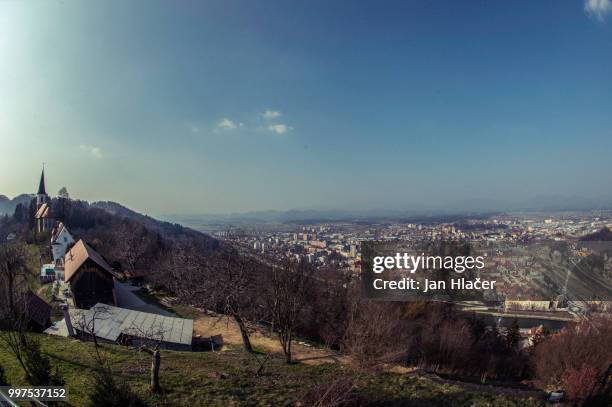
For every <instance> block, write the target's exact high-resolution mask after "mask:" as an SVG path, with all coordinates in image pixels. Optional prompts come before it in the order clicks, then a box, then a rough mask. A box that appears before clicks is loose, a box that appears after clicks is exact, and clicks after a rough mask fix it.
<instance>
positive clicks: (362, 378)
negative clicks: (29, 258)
mask: <svg viewBox="0 0 612 407" xmlns="http://www.w3.org/2000/svg"><path fill="white" fill-rule="evenodd" d="M40 340H41V345H42V348H43V351H44V352H45V353H46V354H48V355H49V356H50V358H51V361H52V363H53V364H54V366H57V367H59V369H60V371H61V373H62V375H63V376H64V378H65V379H66V382H67V386H68V387H69V390H70V403H69V405H72V406H82V405H85V404H86V403H87V398H88V393H89V391H90V389H91V382H92V379H91V378H92V373H93V371H94V370H93V369H94V368H95V367H94V366H95V363H94V362H93V360H94V359H93V344H92V343H83V342H79V341H76V340H69V339H64V338H55V337H48V336H44V335H41V336H40ZM104 350H105V352H106V354H107V357H108V358H109V360H111V361H112V365H113V371H114V373H115V375H116V377H117V378H118V379H119V380H118V381H120V382H126V383H128V384H129V386H130V388H132V389H133V391H135V392H136V393H137V394H139V395H140V396H141V397H143V398H144V399H145V400H146V401H147V402H148V403H149V405H151V406H228V405H244V406H250V405H268V406H282V405H296V404H298V403H299V401H300V400H301V398H302V397H303V395H304V394H305V393H306V392H307V391H308V390H309V389H311V388H312V387H314V386H316V385H318V384H323V383H329V382H331V381H332V380H333V379H335V378H338V377H342V376H344V375H347V374H348V373H349V372H348V370H347V369H348V368H347V367H345V366H342V365H338V364H326V365H318V366H313V365H305V364H296V365H287V364H285V363H284V362H283V359H282V358H281V357H280V355H279V356H278V357H273V358H271V359H270V361H269V362H268V363H267V365H266V369H265V370H264V371H263V373H262V374H260V375H259V376H257V375H256V374H255V372H256V371H257V368H258V366H259V365H258V363H257V361H256V360H255V358H254V357H253V356H251V355H248V354H247V353H245V352H243V351H242V350H238V349H229V350H225V351H222V352H215V353H212V352H205V353H189V352H172V351H164V352H163V356H162V369H161V385H162V387H163V392H162V394H160V395H151V394H149V392H148V388H147V384H148V382H147V380H148V375H149V366H150V358H149V355H147V354H145V353H139V352H137V351H134V350H131V349H128V348H125V347H120V346H114V345H108V346H104ZM0 364H1V365H2V366H3V367H4V368H5V370H6V371H7V376H8V379H9V381H10V382H11V384H13V385H18V384H25V382H24V381H23V374H22V371H21V370H20V368H19V366H18V364H17V362H16V361H15V360H14V358H12V356H11V355H10V354H8V353H7V351H6V350H4V349H0ZM355 383H356V390H355V393H356V397H357V399H358V400H359V401H360V404H361V405H378V406H383V405H384V406H388V405H398V406H399V405H402V406H406V405H407V406H451V405H452V406H538V405H542V403H541V402H540V401H536V400H532V399H510V398H507V397H506V396H501V395H494V394H487V393H480V392H472V391H468V390H465V389H464V388H462V387H460V386H456V385H450V384H443V383H437V382H434V381H432V380H430V379H427V378H423V377H416V376H410V375H400V374H394V373H381V374H377V375H365V374H360V375H357V376H356V382H355Z"/></svg>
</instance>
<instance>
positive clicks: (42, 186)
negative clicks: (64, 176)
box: [37, 165, 47, 195]
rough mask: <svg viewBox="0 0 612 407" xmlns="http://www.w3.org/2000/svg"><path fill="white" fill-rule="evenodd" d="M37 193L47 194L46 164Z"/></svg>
mask: <svg viewBox="0 0 612 407" xmlns="http://www.w3.org/2000/svg"><path fill="white" fill-rule="evenodd" d="M37 195H47V192H46V191H45V166H44V165H43V170H42V174H40V183H39V184H38V193H37Z"/></svg>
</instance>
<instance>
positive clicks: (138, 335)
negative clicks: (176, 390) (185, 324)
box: [125, 324, 166, 393]
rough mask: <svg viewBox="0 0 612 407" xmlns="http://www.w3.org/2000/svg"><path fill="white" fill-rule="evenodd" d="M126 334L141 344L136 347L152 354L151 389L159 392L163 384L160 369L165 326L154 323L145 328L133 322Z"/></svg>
mask: <svg viewBox="0 0 612 407" xmlns="http://www.w3.org/2000/svg"><path fill="white" fill-rule="evenodd" d="M125 334H126V335H127V336H129V337H132V338H133V339H132V341H133V342H137V343H138V344H139V345H138V346H137V347H136V349H138V350H139V351H141V352H145V353H148V354H149V355H151V381H150V385H149V389H150V390H151V392H153V393H157V392H159V390H160V389H161V386H160V385H159V370H160V367H161V349H160V348H161V346H162V344H163V342H164V336H165V334H166V332H165V330H164V327H163V326H162V325H161V324H160V325H158V326H155V325H154V326H151V327H149V328H143V327H140V326H138V325H135V324H132V326H131V327H130V328H129V329H128V330H127V331H126V332H125Z"/></svg>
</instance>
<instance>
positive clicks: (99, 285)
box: [64, 240, 117, 309]
mask: <svg viewBox="0 0 612 407" xmlns="http://www.w3.org/2000/svg"><path fill="white" fill-rule="evenodd" d="M64 282H66V283H69V284H70V291H71V292H72V296H73V299H74V305H75V306H76V307H77V308H85V309H88V308H91V307H92V306H94V305H95V304H97V303H103V304H108V305H117V300H116V298H115V276H114V273H113V269H112V268H111V266H110V265H109V264H108V263H107V262H106V260H104V258H103V257H102V256H101V255H100V254H99V253H98V252H96V251H95V250H94V249H92V248H91V247H90V246H89V245H88V244H87V243H85V242H84V241H83V240H79V241H78V242H77V243H76V244H75V245H74V246H73V247H72V248H71V249H69V250H68V252H66V255H65V256H64Z"/></svg>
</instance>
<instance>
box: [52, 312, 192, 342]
mask: <svg viewBox="0 0 612 407" xmlns="http://www.w3.org/2000/svg"><path fill="white" fill-rule="evenodd" d="M64 315H65V316H64V319H63V320H61V321H58V322H56V323H55V324H54V325H53V326H52V327H50V328H49V329H47V330H46V331H45V333H46V334H49V335H56V336H63V337H68V336H70V334H69V332H72V333H73V334H76V335H79V336H80V337H81V338H83V339H88V338H91V336H92V335H95V336H96V339H97V340H101V341H105V342H107V343H114V344H122V345H129V346H134V347H138V346H140V345H142V344H143V342H145V341H154V342H158V343H159V344H160V347H161V348H164V349H172V350H180V351H190V350H192V347H191V345H192V340H193V320H191V319H183V318H176V317H169V316H164V315H158V314H150V313H148V312H141V311H134V310H129V309H125V308H118V307H113V306H110V305H106V304H95V305H94V306H92V307H91V308H90V309H88V310H83V309H69V310H66V311H65V312H64Z"/></svg>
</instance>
